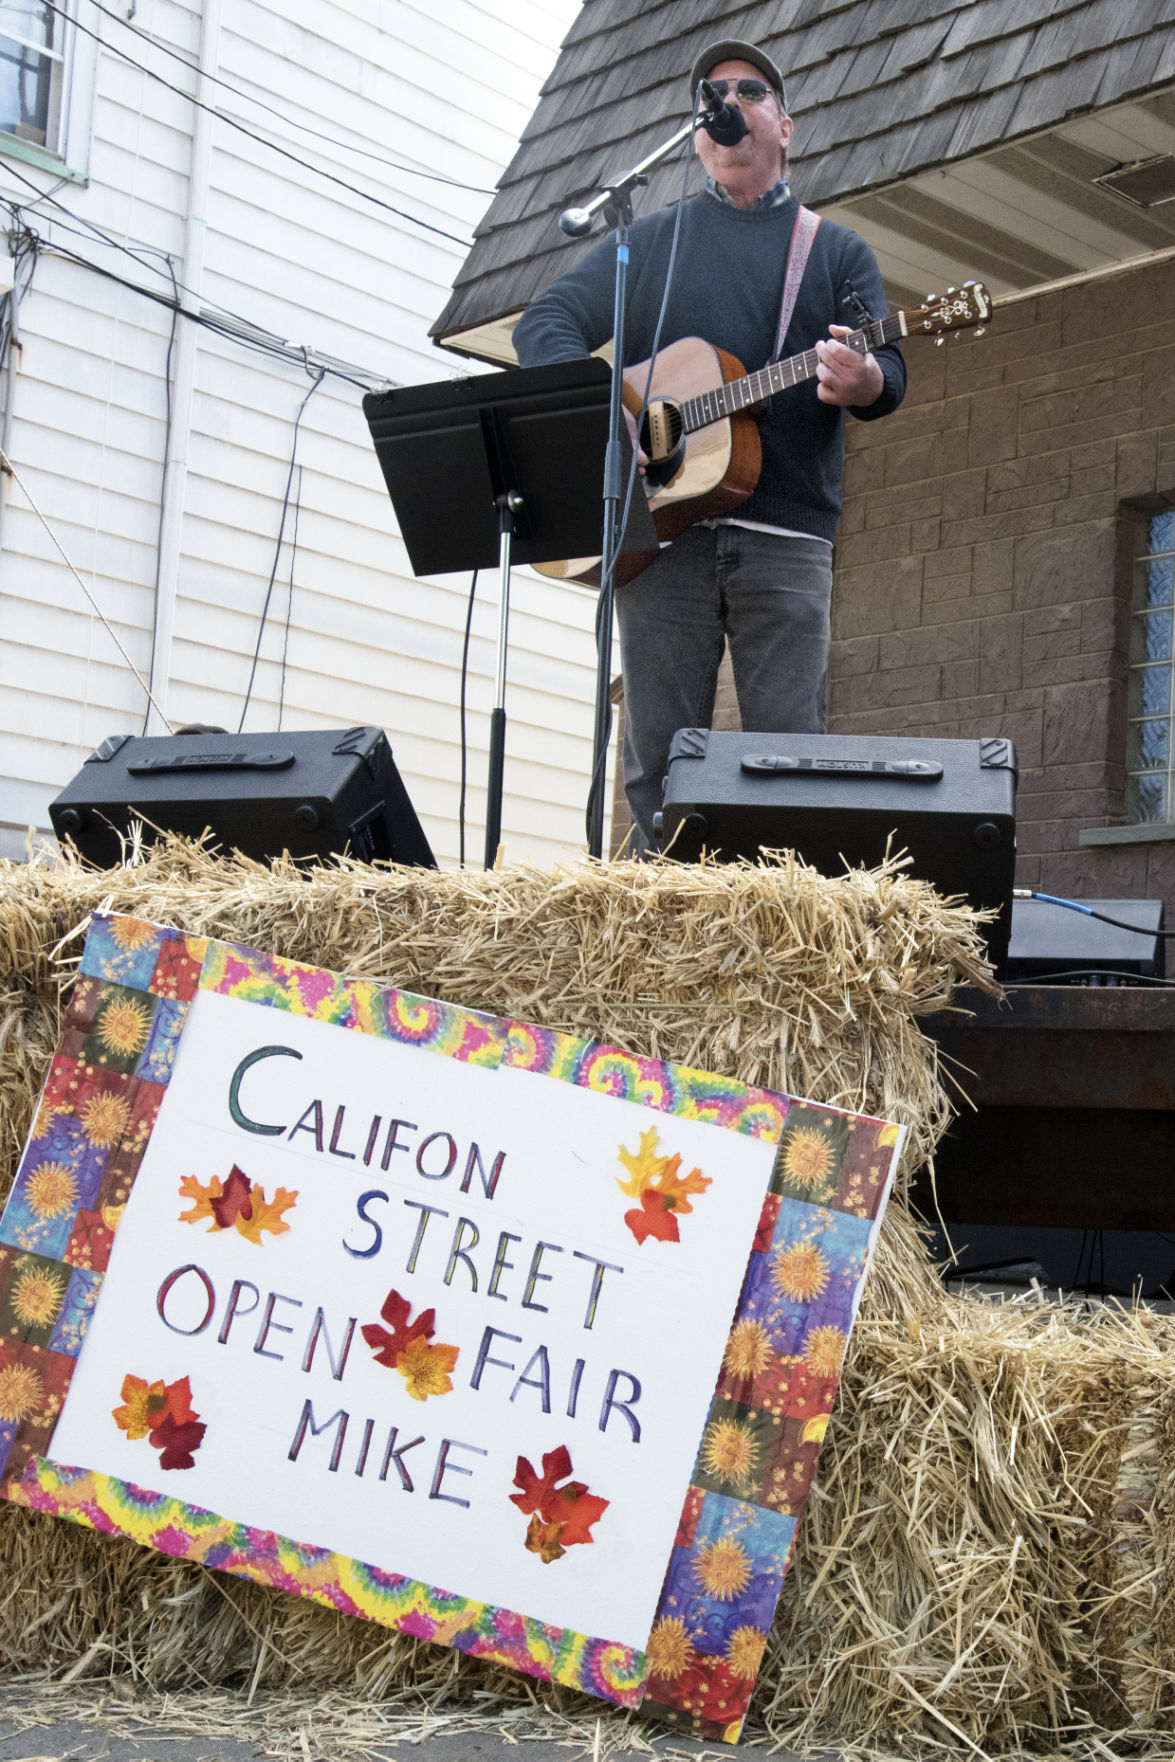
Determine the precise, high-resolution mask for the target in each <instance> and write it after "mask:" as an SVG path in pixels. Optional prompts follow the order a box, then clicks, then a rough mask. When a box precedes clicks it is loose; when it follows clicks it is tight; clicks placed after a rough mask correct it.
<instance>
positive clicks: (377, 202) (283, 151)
mask: <svg viewBox="0 0 1175 1762" xmlns="http://www.w3.org/2000/svg"><path fill="white" fill-rule="evenodd" d="M41 3H42V5H44V6H47V7H48V8H49V10H50V11H51V12H55V13H57V14H58V16H59V17H61V18H64V19H66V20H68V22H69V23H70V24H71V25H72V26H73V28H74V30H77V31H82V32H84V33H85V35H86V36H88V37H93V39H94V41H95V42H96V43H101V45H102V47H103V48H104V49H109V50H110V52H111V54H112V55H117V56H119V57H120V59H121V60H123V61H125V62H127V64H128V65H129V66H131V67H133V68H135V70H136V71H137V72H138V73H142V74H145V75H146V76H147V78H148V79H152V80H155V81H157V83H158V84H159V85H161V86H166V87H167V89H168V91H169V92H174V93H175V94H176V96H177V97H180V98H183V99H184V100H185V101H186V102H187V103H188V104H194V105H195V106H196V108H197V109H198V110H206V111H207V112H208V114H209V115H210V116H215V117H216V118H217V119H218V120H219V121H220V122H223V123H226V124H227V125H228V127H229V128H235V129H236V130H237V131H238V133H240V134H242V135H248V137H249V139H250V140H251V141H256V142H258V143H259V145H261V146H262V147H268V148H269V150H270V152H271V153H277V154H280V156H281V157H282V158H283V159H289V160H291V161H292V162H293V163H294V164H295V165H300V166H301V167H302V169H303V171H310V172H313V173H314V175H315V176H316V177H321V178H325V179H326V181H327V182H328V183H332V184H337V185H338V187H339V188H340V189H343V190H347V191H348V192H349V193H350V194H351V195H352V196H358V197H359V199H360V200H361V201H363V202H371V203H373V204H374V206H375V207H376V208H383V209H385V210H386V212H387V213H389V214H394V215H396V217H397V218H398V219H400V220H406V221H407V222H408V223H409V225H410V226H419V227H421V228H423V230H424V231H425V232H430V233H436V234H437V236H438V237H439V238H442V239H448V240H449V241H450V243H451V244H454V245H460V246H461V248H462V250H464V251H468V250H469V249H470V245H471V241H470V240H469V239H461V238H458V237H457V235H456V233H451V232H446V231H445V229H444V228H443V227H440V226H433V225H432V224H431V222H429V221H427V220H420V219H418V218H417V216H416V215H415V214H408V213H406V212H405V211H404V209H403V208H397V207H395V205H394V204H393V203H391V202H385V201H384V199H383V197H382V196H373V195H372V194H371V192H370V191H369V190H361V189H360V188H359V186H358V184H352V183H348V182H347V179H346V178H345V177H339V176H337V174H336V173H335V172H333V171H324V170H323V168H322V167H321V166H320V165H314V164H312V162H311V161H310V160H309V159H302V158H301V157H300V156H299V155H298V154H297V153H292V152H291V151H290V149H289V148H288V147H279V146H278V144H277V142H276V141H271V140H269V139H268V137H267V136H265V135H261V134H258V133H257V130H256V129H251V128H249V127H248V126H247V125H246V124H245V123H243V122H238V121H237V119H236V118H235V117H233V116H229V115H228V114H227V113H226V112H225V111H223V110H218V109H217V108H216V106H215V105H214V104H205V103H204V101H203V99H202V98H196V97H194V96H193V95H192V93H191V92H185V91H184V89H183V87H182V86H177V85H176V84H175V83H174V82H173V81H172V80H165V79H164V77H163V75H162V74H161V73H156V72H155V71H154V70H153V69H152V68H150V67H148V66H147V65H146V64H145V63H144V62H142V61H136V60H135V58H134V56H133V55H128V54H127V52H126V50H125V49H120V48H119V47H118V45H117V44H116V43H108V42H106V40H105V39H104V38H103V37H102V36H101V35H100V34H99V32H97V31H93V30H91V29H90V27H89V25H84V24H82V22H81V20H80V19H76V18H72V17H71V16H70V14H69V13H68V12H67V11H66V10H65V8H64V7H62V6H58V5H57V4H56V0H41ZM185 65H187V66H188V67H189V71H192V72H198V69H193V68H191V64H190V63H185Z"/></svg>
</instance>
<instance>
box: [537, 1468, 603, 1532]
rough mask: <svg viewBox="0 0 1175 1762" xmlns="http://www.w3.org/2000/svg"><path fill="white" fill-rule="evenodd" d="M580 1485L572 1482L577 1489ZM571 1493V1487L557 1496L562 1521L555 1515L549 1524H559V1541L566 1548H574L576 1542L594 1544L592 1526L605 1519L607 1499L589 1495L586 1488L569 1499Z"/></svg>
mask: <svg viewBox="0 0 1175 1762" xmlns="http://www.w3.org/2000/svg"><path fill="white" fill-rule="evenodd" d="M580 1484H581V1483H580V1482H579V1481H573V1482H572V1486H576V1487H577V1486H579V1485H580ZM570 1491H571V1488H570V1487H565V1488H564V1489H563V1490H562V1492H560V1493H558V1494H556V1502H557V1503H559V1504H560V1507H561V1514H562V1515H561V1520H560V1518H556V1517H555V1516H554V1515H553V1514H552V1516H551V1518H549V1519H548V1521H549V1522H552V1523H554V1522H558V1523H559V1540H560V1541H561V1542H562V1544H563V1546H564V1547H565V1548H571V1547H574V1545H575V1544H576V1542H594V1541H595V1539H596V1538H595V1536H593V1534H592V1525H593V1523H596V1522H598V1520H599V1519H600V1518H601V1517H603V1515H604V1513H605V1511H607V1509H608V1505H609V1501H608V1500H607V1499H601V1498H599V1497H598V1496H597V1495H596V1494H595V1493H589V1492H588V1490H587V1488H586V1487H584V1490H583V1492H582V1493H578V1494H576V1495H575V1496H574V1497H572V1498H567V1497H566V1495H567V1494H568V1493H570ZM543 1515H544V1516H546V1513H545V1512H544V1513H543Z"/></svg>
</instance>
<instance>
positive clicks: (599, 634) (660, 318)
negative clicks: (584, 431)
mask: <svg viewBox="0 0 1175 1762" xmlns="http://www.w3.org/2000/svg"><path fill="white" fill-rule="evenodd" d="M700 105H701V97H700V94H699V98H698V102H697V104H696V105H695V108H694V118H695V121H696V119H697V114H698V109H699V108H700ZM693 158H694V137H693V133H692V132H691V134H690V138H689V144H688V146H687V147H686V153H685V164H684V169H683V173H682V179H681V190H680V192H679V194H678V198H677V213H676V215H675V216H674V221H673V237H672V239H671V241H670V245H669V262H668V264H667V265H666V269H665V287H664V290H663V292H662V295H661V310H660V311H659V312H658V314H657V324H656V328H655V329H654V332H653V349H652V353H651V354H650V356H649V371H648V374H647V376H646V378H645V390H644V395H643V397H642V398H641V407H640V409H639V410H638V412H637V415H636V432H637V445H638V446H639V444H640V433H641V425H642V423H643V422H644V419H645V412H646V411H647V410H648V407H649V392H650V390H651V389H652V384H653V371H654V369H655V367H656V365H657V354H658V351H659V350H660V347H661V331H662V328H663V326H664V323H665V314H666V312H667V311H668V310H669V291H670V288H671V287H672V285H673V271H674V267H675V265H676V262H677V241H678V238H679V236H680V233H681V215H682V209H683V207H684V205H685V193H686V189H687V188H688V186H689V174H690V167H691V165H692V164H693ZM623 368H624V363H623V361H618V362H614V363H613V372H616V373H621V372H623ZM636 479H637V448H636V446H634V447H633V449H632V458H631V459H630V460H629V465H628V482H627V483H626V485H625V487H624V505H623V507H622V509H621V514H620V523H619V526H618V528H617V533H616V547H615V549H614V551H613V555H612V574H613V575H614V574H615V572H616V563H617V560H618V558H619V556H620V541H621V539H622V538H623V537H624V533H625V529H626V527H627V526H628V516H629V511H630V509H631V507H632V496H633V489H634V486H635V484H636ZM606 586H607V583H606V582H605V580H604V578H603V577H601V579H600V597H599V599H598V600H597V601H596V653H597V654H599V652H600V645H601V643H602V642H603V640H604V632H603V629H602V627H601V620H602V618H603V608H604V593H605V588H606ZM613 603H614V602H613ZM611 738H612V697H611V693H610V692H609V696H608V706H607V716H606V721H605V734H604V739H603V740H602V741H601V742H600V751H599V755H598V757H597V759H596V763H595V766H594V768H593V770H592V779H591V783H590V784H589V786H588V794H587V809H586V812H585V817H584V824H585V827H586V831H587V838H588V843H589V844H590V843H591V837H592V820H593V819H594V817H595V805H596V802H597V800H598V799H599V792H600V791H601V790H602V789H603V787H604V778H605V776H606V774H607V761H608V745H609V742H610V741H611Z"/></svg>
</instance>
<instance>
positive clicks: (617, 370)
mask: <svg viewBox="0 0 1175 1762" xmlns="http://www.w3.org/2000/svg"><path fill="white" fill-rule="evenodd" d="M695 126H696V124H695V121H694V118H693V117H691V118H690V120H689V121H688V122H687V123H686V124H685V125H684V127H682V128H679V129H678V131H677V133H676V134H675V135H673V136H671V138H670V139H669V140H667V141H665V142H664V143H663V145H661V146H660V147H655V148H654V149H653V151H652V152H651V153H649V154H648V155H646V157H645V158H644V159H642V160H641V161H640V163H639V165H634V166H633V168H632V170H631V171H628V172H626V173H625V174H624V176H623V177H621V178H617V180H616V182H615V183H612V184H609V185H608V187H607V188H606V189H604V190H602V191H601V192H600V194H599V195H598V196H596V197H595V198H594V199H593V200H592V201H591V202H589V203H588V205H587V207H586V208H567V209H565V210H564V211H563V213H562V214H561V215H560V216H559V227H560V230H561V231H562V232H565V233H566V234H567V235H568V237H569V238H573V239H578V238H582V237H583V236H584V234H585V233H587V232H590V231H591V226H592V222H593V220H594V219H595V217H596V215H597V214H599V213H600V212H601V211H602V212H603V214H604V216H605V218H606V219H607V221H608V223H609V225H610V226H614V227H615V229H616V281H615V291H614V296H613V317H612V395H611V399H610V402H609V406H608V446H607V451H606V452H605V455H604V534H603V546H602V550H603V554H602V557H601V559H600V602H599V606H598V608H597V613H596V722H595V739H594V744H593V749H592V782H591V788H590V790H589V792H588V807H587V834H588V854H589V855H590V856H593V857H602V856H603V853H604V775H605V768H606V760H607V753H608V738H609V735H610V733H611V730H612V699H611V690H612V610H613V604H614V600H615V592H614V587H613V575H614V573H615V569H616V559H617V556H618V554H619V551H620V538H621V531H620V521H621V513H622V507H621V502H622V486H621V481H620V479H621V469H620V468H621V462H622V460H623V452H622V449H621V432H622V424H623V414H622V412H623V403H622V401H621V396H620V393H621V389H622V386H623V379H622V374H623V370H624V315H625V307H626V302H627V296H628V236H629V228H630V226H631V225H632V192H633V190H634V189H636V188H637V186H638V185H640V184H646V183H648V181H649V179H648V173H649V171H650V170H651V168H652V167H653V166H654V165H658V164H659V163H660V162H661V160H662V159H666V158H668V156H669V154H670V153H672V152H673V151H674V149H675V148H677V147H679V146H680V145H681V143H682V142H683V141H684V140H687V139H688V138H689V136H690V135H692V134H693V132H694V128H695Z"/></svg>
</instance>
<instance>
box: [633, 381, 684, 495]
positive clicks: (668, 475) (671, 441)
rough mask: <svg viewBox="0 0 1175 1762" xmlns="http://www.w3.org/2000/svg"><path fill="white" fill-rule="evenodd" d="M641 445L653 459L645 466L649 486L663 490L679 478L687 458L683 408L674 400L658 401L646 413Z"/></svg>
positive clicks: (642, 427) (664, 399) (659, 399)
mask: <svg viewBox="0 0 1175 1762" xmlns="http://www.w3.org/2000/svg"><path fill="white" fill-rule="evenodd" d="M641 445H642V446H643V447H644V449H645V452H646V453H647V454H648V456H649V462H648V464H647V466H646V467H645V484H646V486H647V487H652V488H660V486H661V485H662V484H666V483H669V482H670V481H671V480H672V479H673V478H674V477H676V475H677V473H678V471H679V470H680V469H681V464H682V458H683V456H684V448H683V447H682V421H681V411H680V409H679V408H678V406H677V405H676V404H675V403H673V402H671V400H670V399H668V398H658V399H657V400H656V401H655V402H654V403H651V404H650V405H649V407H648V409H647V410H646V411H645V419H644V422H643V423H642V424H641Z"/></svg>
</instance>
